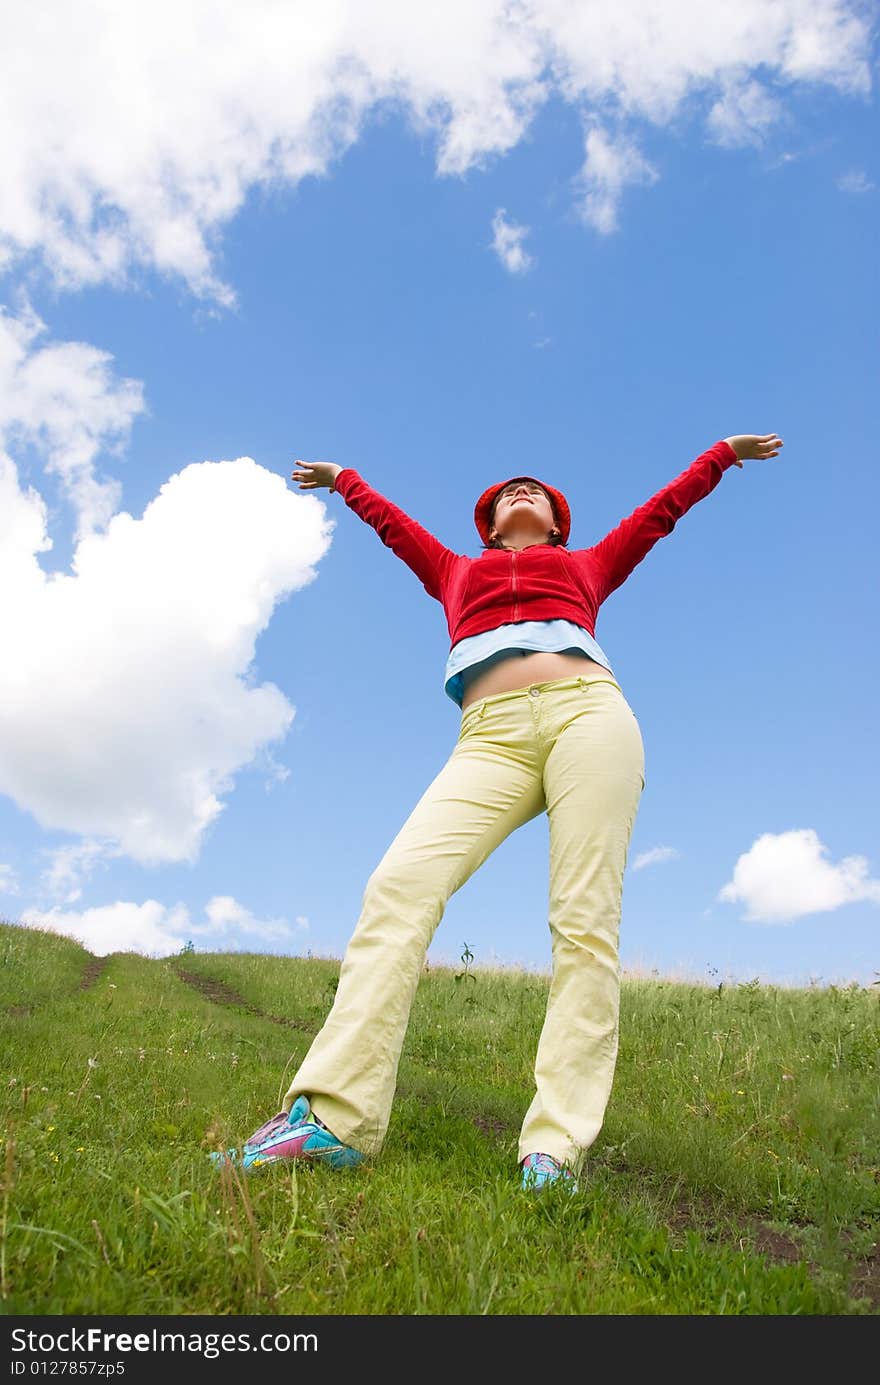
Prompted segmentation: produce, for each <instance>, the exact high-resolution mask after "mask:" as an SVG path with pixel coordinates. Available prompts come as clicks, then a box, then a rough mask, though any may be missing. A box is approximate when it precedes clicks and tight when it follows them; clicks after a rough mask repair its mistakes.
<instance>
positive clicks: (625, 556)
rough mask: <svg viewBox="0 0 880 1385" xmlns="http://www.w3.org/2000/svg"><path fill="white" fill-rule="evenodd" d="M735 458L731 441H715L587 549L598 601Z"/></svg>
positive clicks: (716, 483) (611, 590)
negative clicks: (595, 568) (597, 582)
mask: <svg viewBox="0 0 880 1385" xmlns="http://www.w3.org/2000/svg"><path fill="white" fill-rule="evenodd" d="M735 461H736V453H735V452H734V450H733V448H732V447H731V446H730V444H729V443H727V442H723V441H721V442H716V443H715V444H714V446H712V447H710V448H709V450H708V451H707V452H703V453H701V454H700V456H699V457H697V458H696V460H695V461H693V462H691V464H690V466H689V467H688V468H687V470H686V471H683V472H682V473H681V475H680V476H676V478H675V480H674V481H670V483H669V485H668V486H664V487H663V489H662V490H659V491H658V492H657V494H656V495H652V496H651V499H650V500H647V501H645V504H644V505H640V506H639V508H638V509H637V510H633V512H632V514H631V515H630V516H629V517H628V518H627V519H622V520H621V521H620V523H619V524H618V525H617V527H616V528H615V529H612V530H611V532H610V533H609V534H606V535H605V537H604V539H601V540H600V542H599V543H597V544H596V545H595V546H594V547H593V548H590V549H587V550H586V551H587V552H588V553H589V555H590V558H591V559H592V560H593V561H594V562H595V564H596V565H597V566H598V568H599V574H600V592H599V600H600V602H601V601H604V600H605V598H606V596H609V595H610V594H611V592H613V591H615V590H616V588H617V587H619V586H620V584H621V582H624V581H625V580H626V578H627V577H628V576H629V574H630V573H631V572H632V570H633V568H634V567H635V566H636V565H637V564H638V563H640V562H641V561H642V559H643V558H644V557H645V555H646V554H647V553H649V552H650V550H651V549H652V548H653V547H654V544H655V543H656V542H657V540H658V539H662V538H663V537H664V536H665V535H666V534H671V533H672V530H673V529H674V528H675V523H676V520H679V519H681V516H682V515H683V514H686V513H687V511H688V510H689V509H691V507H692V506H693V505H696V503H697V501H698V500H702V499H703V498H704V497H705V496H707V495H708V494H709V492H710V491H712V490H714V489H715V487H716V486H717V485H718V482H719V481H720V480H721V477H722V475H723V474H724V472H725V471H726V470H727V469H728V467H730V466H732V465H733V463H734V462H735Z"/></svg>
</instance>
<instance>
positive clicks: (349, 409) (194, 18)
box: [0, 0, 880, 985]
mask: <svg viewBox="0 0 880 1385" xmlns="http://www.w3.org/2000/svg"><path fill="white" fill-rule="evenodd" d="M209 10H210V11H211V15H212V22H211V23H210V24H208V23H207V16H208V12H209ZM867 14H868V11H867V10H866V9H865V8H864V7H862V6H859V5H855V4H851V3H844V0H813V3H812V4H811V5H809V6H805V5H804V4H802V3H799V0H781V3H780V4H778V5H776V6H774V7H767V6H765V5H762V4H757V3H756V4H754V5H752V6H749V5H743V4H738V5H736V6H733V5H731V6H729V7H725V6H721V7H711V8H707V7H704V6H701V5H694V4H691V3H684V0H679V2H678V3H672V4H666V5H663V6H657V5H656V4H651V3H648V0H639V2H638V3H636V0H633V3H631V4H629V5H626V6H623V7H618V10H617V11H615V16H609V15H608V14H606V13H604V12H603V9H602V7H600V6H596V5H593V4H587V3H583V4H574V5H572V4H568V5H565V6H563V5H561V4H557V3H553V2H552V0H542V3H534V4H530V5H527V6H519V7H514V6H510V5H506V6H505V5H502V4H500V3H494V2H492V3H490V0H481V2H480V3H476V2H473V3H469V4H467V5H465V4H464V3H462V4H461V5H459V4H449V5H448V6H444V7H443V13H442V15H441V14H436V15H433V16H425V15H422V14H418V13H413V11H412V7H406V6H402V5H398V4H394V3H391V0H377V3H375V4H372V5H369V6H366V7H357V6H355V5H353V4H345V3H341V4H340V5H339V6H337V7H334V8H333V9H332V10H328V8H327V7H317V6H316V7H314V10H313V11H312V10H310V7H309V6H298V7H296V8H295V9H294V7H291V8H290V10H289V11H286V12H284V13H282V12H280V11H279V10H278V7H272V6H268V7H266V6H261V5H260V4H256V5H253V6H249V7H240V6H234V5H230V6H229V7H223V6H220V7H217V6H213V7H208V6H206V5H202V4H192V5H189V6H184V7H181V6H179V5H177V6H171V5H166V4H157V5H155V6H154V7H152V8H151V10H150V14H149V15H146V14H143V15H138V16H131V15H125V14H120V15H115V14H111V13H110V12H107V11H105V10H104V9H103V8H102V7H101V6H99V5H97V4H94V5H92V4H85V5H84V6H82V7H79V8H78V13H77V22H76V26H74V25H73V20H72V18H70V17H69V16H67V15H66V14H65V11H64V8H63V7H62V6H61V5H60V4H59V5H58V6H57V25H56V28H55V31H54V38H52V39H51V40H50V39H47V36H46V31H44V30H43V29H42V28H41V27H40V26H39V25H37V24H36V22H35V21H34V20H33V19H32V18H31V17H30V16H29V15H27V14H18V15H11V14H10V15H9V16H7V17H6V18H4V20H3V21H2V22H3V26H4V28H5V30H6V31H7V32H6V34H5V37H4V44H6V45H12V47H7V51H17V52H19V53H20V54H22V56H23V57H25V56H26V57H27V58H28V59H29V61H27V62H24V61H23V62H22V63H21V65H20V67H21V72H22V73H25V74H28V77H27V81H25V79H24V77H20V78H14V79H13V83H12V85H11V87H10V90H9V91H8V92H7V93H6V95H5V97H4V98H2V99H3V100H4V101H5V103H6V109H5V113H4V120H3V121H2V122H0V128H2V129H3V130H4V134H3V136H2V140H3V152H4V166H5V167H6V168H7V169H8V170H10V174H9V177H8V183H9V186H8V188H7V191H6V193H5V195H4V201H3V203H2V204H0V270H2V294H0V302H2V305H3V316H2V318H0V569H2V573H3V585H4V591H5V593H6V601H5V602H4V610H3V613H2V615H0V637H2V642H3V644H2V647H3V652H4V657H3V660H2V665H3V672H2V674H0V891H2V893H0V916H2V917H5V918H7V919H10V920H13V921H22V922H25V923H29V924H33V925H38V926H43V927H52V928H56V929H58V930H59V931H62V932H67V933H70V934H72V935H74V936H77V937H79V938H81V939H82V940H83V941H84V942H85V943H86V945H87V946H89V947H91V948H92V949H93V950H95V951H97V952H106V951H113V950H124V949H134V950H138V951H142V952H145V953H150V954H153V955H158V954H164V953H168V952H175V951H178V950H179V949H180V947H181V946H182V945H183V943H184V942H187V941H192V942H193V944H194V945H195V946H196V947H197V948H199V949H200V950H217V949H219V950H232V949H236V950H238V949H243V950H247V951H259V952H279V953H286V954H293V955H303V954H306V953H308V952H311V953H312V954H313V955H325V956H326V955H332V956H337V957H339V956H341V955H342V953H343V951H344V948H345V944H346V941H347V939H348V937H349V935H350V933H351V931H352V929H353V927H354V924H355V922H356V919H357V914H358V909H359V905H360V899H361V894H362V891H363V888H364V885H365V883H366V880H367V877H368V875H369V874H370V872H371V871H372V869H373V868H374V866H375V865H376V864H377V862H378V861H379V859H380V858H381V856H382V854H383V853H384V851H385V849H386V847H387V846H388V844H389V843H390V841H391V839H392V838H393V836H394V835H395V833H396V832H397V830H398V829H399V827H400V826H401V825H402V823H403V821H404V820H405V818H406V816H407V814H408V813H409V811H410V810H411V808H412V807H413V806H414V804H415V802H416V801H417V799H418V798H419V797H420V795H421V793H422V792H423V790H424V788H425V787H426V786H427V784H428V783H429V782H430V780H431V778H432V777H433V775H434V774H435V773H436V772H437V771H438V770H439V769H440V767H441V766H442V764H443V763H444V761H445V759H446V757H447V756H448V754H449V753H450V751H451V749H452V746H453V744H454V741H455V737H456V734H457V719H458V713H457V709H456V708H455V706H454V705H453V703H452V702H451V701H450V700H449V699H448V698H447V697H446V696H445V694H444V692H443V669H444V664H445V659H446V654H447V648H448V646H447V635H446V628H445V622H444V618H443V614H442V611H441V609H440V607H439V605H437V604H436V603H435V602H433V601H431V599H430V598H429V597H428V596H427V595H426V594H425V592H424V590H423V589H422V587H421V585H420V584H419V582H418V581H417V579H415V578H414V577H413V575H412V574H411V573H410V572H409V570H408V569H407V568H405V567H404V566H403V564H401V563H400V562H399V561H398V560H397V559H396V558H395V557H394V556H393V555H392V554H391V553H390V552H389V551H387V550H386V549H384V548H383V546H382V545H381V543H380V542H379V540H378V538H377V537H376V535H375V534H374V533H373V532H372V531H371V530H369V529H368V528H367V526H365V525H363V524H362V523H361V521H360V520H359V519H357V517H356V516H355V515H354V514H353V513H352V512H351V511H349V510H348V509H347V508H346V506H345V505H344V503H343V502H342V501H341V499H340V498H339V497H338V496H328V495H327V493H326V492H319V493H318V496H319V497H320V498H315V496H305V495H303V494H302V493H300V492H299V491H298V490H297V488H296V486H295V485H294V484H293V483H291V482H290V480H289V477H290V471H291V469H292V466H293V462H294V460H295V459H296V458H299V457H303V458H306V459H311V460H316V459H326V460H332V461H335V462H337V463H339V464H340V465H344V466H353V467H356V468H357V469H358V470H359V471H360V472H361V473H362V474H363V475H364V476H365V478H366V479H367V480H368V481H369V482H370V483H371V484H372V485H374V486H375V487H376V488H377V489H378V490H380V491H382V492H383V493H384V494H386V495H388V496H389V497H390V498H391V499H393V500H394V501H395V502H396V503H397V504H399V505H401V506H402V507H403V508H404V509H405V510H407V511H408V512H410V513H411V514H413V515H414V516H415V517H416V518H418V519H419V520H420V521H421V522H422V523H423V524H425V525H426V526H427V527H428V528H429V529H431V530H432V531H433V532H434V533H435V534H437V536H438V537H440V538H441V539H442V540H443V541H444V542H445V543H446V544H448V545H449V546H450V547H452V548H454V549H456V550H457V551H459V552H468V553H473V554H476V553H477V552H478V551H479V541H478V538H477V535H476V531H475V530H474V527H473V521H472V513H473V505H474V502H475V500H476V497H477V495H478V494H479V493H480V492H481V491H482V490H483V489H484V488H485V487H486V486H487V485H489V484H490V483H491V482H493V481H497V480H503V479H505V478H506V477H508V476H510V475H514V474H519V473H522V472H528V473H530V474H535V475H537V476H539V477H542V478H544V479H546V480H548V481H549V482H550V483H551V484H553V485H556V486H558V487H560V488H561V489H562V490H563V491H564V492H565V494H566V495H567V497H568V499H569V502H570V505H571V508H572V513H573V525H572V537H571V543H572V545H573V546H576V547H586V546H588V545H589V544H591V543H593V542H595V541H597V540H598V539H599V538H601V537H602V536H603V535H604V534H605V533H606V532H607V530H608V529H610V528H611V527H613V525H614V524H616V523H617V521H618V520H619V519H620V518H621V517H622V516H624V515H626V514H628V513H629V512H630V511H631V510H632V509H634V508H635V506H637V505H638V504H640V503H641V502H642V501H644V500H645V499H647V498H648V497H649V496H650V495H651V494H652V493H653V492H654V491H655V490H658V489H659V488H660V487H661V486H663V485H665V484H666V482H668V481H669V480H671V479H672V477H674V476H676V475H677V474H678V473H679V472H680V471H682V470H683V469H684V468H685V467H686V466H687V465H688V463H689V462H690V461H691V460H692V459H693V457H695V456H696V455H697V454H698V453H699V452H701V451H703V450H704V449H705V448H706V447H708V446H710V445H711V444H712V443H714V442H715V441H716V440H717V439H718V438H721V437H725V436H727V435H730V434H732V433H741V432H769V431H776V432H778V433H779V434H780V435H781V436H782V438H783V439H784V442H785V447H784V449H783V452H782V454H781V455H780V456H779V457H778V458H775V459H772V460H770V461H768V462H764V463H756V462H751V463H748V462H747V463H746V464H745V467H744V468H743V470H741V471H740V470H737V469H733V470H731V471H729V472H727V473H726V474H725V476H724V477H723V478H722V481H721V483H720V485H719V486H718V487H717V489H716V490H715V491H714V492H713V493H712V494H711V495H710V496H709V497H707V498H706V499H705V500H704V501H702V502H701V503H700V504H699V505H698V506H696V507H695V508H694V510H692V511H691V512H690V513H689V514H688V515H687V516H685V517H684V518H683V519H682V520H681V522H680V524H679V525H678V527H677V528H676V530H675V531H674V533H673V534H672V535H670V536H669V537H668V538H666V539H664V540H663V541H662V542H661V543H660V544H658V545H657V546H656V547H655V549H654V550H653V551H652V552H651V553H650V554H649V555H648V557H647V558H646V559H645V561H644V562H643V563H642V564H641V565H640V566H639V567H638V568H637V569H636V570H635V572H634V573H633V574H632V576H631V577H630V578H629V580H628V581H627V582H626V584H625V585H624V586H623V587H622V588H621V589H619V590H618V591H617V592H616V593H614V594H613V595H612V596H611V597H610V598H609V600H608V601H607V603H606V604H605V606H604V607H603V608H602V610H601V612H600V616H599V623H598V626H597V632H596V633H597V638H598V640H599V642H600V644H601V645H602V647H603V648H604V649H605V651H606V653H607V654H608V655H609V657H610V660H611V663H612V665H613V668H614V671H615V674H616V676H617V678H618V680H619V682H620V684H621V686H622V688H623V690H624V693H625V695H626V697H627V699H628V701H629V703H630V705H631V706H632V708H633V710H634V712H635V714H636V716H637V718H638V720H639V723H640V726H641V729H642V734H643V738H644V741H645V747H646V767H647V788H646V791H645V794H644V796H643V798H642V803H641V808H640V811H639V816H638V820H637V823H636V828H635V832H634V836H633V840H632V844H631V849H630V857H629V866H628V869H627V874H626V879H625V887H624V901H623V920H622V930H621V957H622V960H623V964H624V966H625V967H626V968H628V969H630V970H639V971H643V972H650V971H656V972H657V973H658V974H661V975H664V976H669V975H688V976H695V977H697V978H701V979H705V980H707V981H717V980H719V979H730V980H739V981H744V980H749V979H751V978H753V977H759V978H761V979H762V980H766V981H774V982H778V983H780V984H795V985H804V984H810V983H814V984H829V983H832V982H840V983H846V982H849V981H853V980H854V981H858V982H860V983H861V984H865V985H867V984H871V983H872V982H873V981H874V980H875V979H876V977H877V975H878V972H880V949H878V920H880V839H878V814H877V810H876V783H877V772H878V768H880V767H878V752H877V746H878V738H877V732H876V705H877V698H876V686H877V682H878V675H880V660H878V653H877V637H876V636H877V620H876V591H877V561H876V535H875V532H874V530H875V522H876V521H875V516H876V512H877V501H878V490H880V487H878V481H877V475H876V465H875V456H876V441H875V440H876V434H877V427H878V422H880V420H878V411H877V398H878V391H877V383H878V382H877V364H878V356H877V336H876V321H877V310H878V294H877V287H878V286H877V268H876V244H877V229H878V217H877V198H878V186H877V185H878V182H880V173H878V168H877V157H876V145H877V139H876V136H877V107H876V68H877V43H876V33H875V32H872V30H871V29H870V27H869V24H868V21H867V17H866V16H867ZM218 15H219V16H222V22H220V23H217V22H214V21H216V20H217V17H218ZM367 15H368V16H369V21H370V22H369V23H367V22H366V19H365V16H367ZM68 26H70V27H68ZM184 79H185V80H184ZM19 80H20V83H21V85H20V86H19V87H16V86H15V82H16V81H19ZM49 545H51V546H49ZM10 597H11V599H10ZM546 847H547V829H546V820H545V819H544V818H540V819H537V820H536V821H535V822H533V823H531V824H529V825H528V826H526V827H525V828H523V829H521V830H520V831H519V832H517V833H515V834H514V835H513V836H512V837H511V838H509V839H508V841H507V842H505V843H504V844H503V845H502V846H501V847H500V848H499V849H498V850H497V851H496V852H495V854H494V855H493V856H492V857H491V858H490V860H489V861H488V862H487V863H486V864H485V865H484V866H483V867H482V869H481V870H480V871H479V872H478V873H477V874H476V875H475V876H474V877H473V878H472V879H471V881H470V882H468V884H467V885H465V887H464V888H463V889H462V890H461V891H460V892H459V894H458V895H456V896H455V897H454V898H453V899H452V900H451V901H450V904H449V906H448V908H447V911H446V916H445V918H444V920H443V922H442V923H441V926H440V929H439V930H438V933H437V935H436V938H435V941H434V943H433V945H432V947H431V950H430V954H429V956H430V958H431V959H433V960H435V961H436V962H445V963H450V964H453V965H455V964H457V962H458V959H459V956H460V954H461V952H462V951H463V948H464V945H465V943H467V944H468V945H469V946H470V948H471V951H472V952H473V953H474V955H475V958H476V963H477V965H498V964H505V965H512V966H523V967H528V968H536V969H544V968H546V967H547V966H548V965H549V956H550V948H549V937H548V932H547V924H546V912H547V903H546V895H547V861H546Z"/></svg>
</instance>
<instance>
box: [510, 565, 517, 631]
mask: <svg viewBox="0 0 880 1385" xmlns="http://www.w3.org/2000/svg"><path fill="white" fill-rule="evenodd" d="M510 569H511V576H512V578H513V619H514V620H515V621H517V620H519V592H518V590H517V584H516V554H515V553H511V555H510Z"/></svg>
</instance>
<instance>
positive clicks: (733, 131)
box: [709, 79, 782, 149]
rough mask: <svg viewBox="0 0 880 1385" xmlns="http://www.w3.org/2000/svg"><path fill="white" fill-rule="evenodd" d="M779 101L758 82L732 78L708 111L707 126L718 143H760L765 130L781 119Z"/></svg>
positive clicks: (725, 144)
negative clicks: (733, 79)
mask: <svg viewBox="0 0 880 1385" xmlns="http://www.w3.org/2000/svg"><path fill="white" fill-rule="evenodd" d="M781 112H782V107H781V105H780V103H779V102H778V101H777V100H775V99H774V97H772V96H771V95H770V93H769V92H768V91H767V90H766V89H765V88H764V87H763V86H761V84H760V82H754V81H749V80H748V79H746V80H744V81H740V82H737V81H732V82H730V84H729V85H727V86H726V87H725V90H724V93H723V95H722V96H721V98H720V100H718V101H716V102H715V104H714V106H713V107H712V109H711V111H710V112H709V129H710V130H711V132H712V134H713V135H714V136H715V139H716V140H717V142H718V143H719V144H720V145H723V146H724V147H725V148H727V149H735V148H736V147H737V146H739V145H744V144H760V143H761V141H762V140H763V138H764V135H765V132H766V131H767V130H768V129H769V128H770V126H771V125H774V124H775V123H776V122H777V121H778V120H779V118H780V115H781Z"/></svg>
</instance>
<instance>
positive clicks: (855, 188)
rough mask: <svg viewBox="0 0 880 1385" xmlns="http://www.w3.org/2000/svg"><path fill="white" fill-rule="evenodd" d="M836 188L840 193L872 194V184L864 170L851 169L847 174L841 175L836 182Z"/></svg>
mask: <svg viewBox="0 0 880 1385" xmlns="http://www.w3.org/2000/svg"><path fill="white" fill-rule="evenodd" d="M837 186H838V187H839V188H840V190H841V192H855V193H859V192H873V191H874V184H873V183H872V182H871V180H870V178H869V177H868V175H867V173H865V171H864V169H861V168H853V169H850V171H849V172H848V173H842V174H841V176H840V177H839V178H838V180H837Z"/></svg>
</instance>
